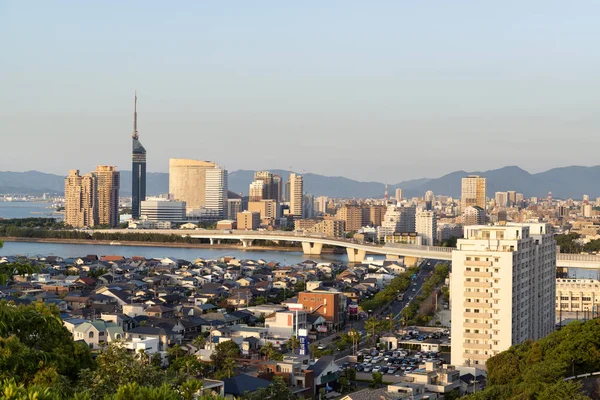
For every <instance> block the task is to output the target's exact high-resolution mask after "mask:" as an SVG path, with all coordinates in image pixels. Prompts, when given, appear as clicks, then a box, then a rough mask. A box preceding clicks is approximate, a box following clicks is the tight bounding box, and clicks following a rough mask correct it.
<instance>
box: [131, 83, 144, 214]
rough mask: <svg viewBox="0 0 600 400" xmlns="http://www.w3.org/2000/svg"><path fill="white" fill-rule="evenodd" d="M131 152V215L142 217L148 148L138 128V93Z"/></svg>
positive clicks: (135, 98) (134, 112)
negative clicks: (144, 144)
mask: <svg viewBox="0 0 600 400" xmlns="http://www.w3.org/2000/svg"><path fill="white" fill-rule="evenodd" d="M132 145H133V148H132V154H131V162H132V164H131V194H132V196H131V217H132V218H133V219H138V218H139V217H140V209H141V202H142V201H144V200H146V149H145V148H144V146H142V143H141V142H140V140H139V135H138V130H137V94H134V100H133V135H132Z"/></svg>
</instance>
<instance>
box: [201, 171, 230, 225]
mask: <svg viewBox="0 0 600 400" xmlns="http://www.w3.org/2000/svg"><path fill="white" fill-rule="evenodd" d="M227 191H228V184H227V170H226V169H223V168H211V169H207V170H206V187H205V203H204V208H206V209H207V210H213V211H215V212H216V213H217V215H218V216H219V218H226V217H227Z"/></svg>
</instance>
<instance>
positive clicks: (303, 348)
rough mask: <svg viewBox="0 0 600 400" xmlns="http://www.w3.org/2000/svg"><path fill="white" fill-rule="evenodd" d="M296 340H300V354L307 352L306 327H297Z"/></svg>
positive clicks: (303, 354)
mask: <svg viewBox="0 0 600 400" xmlns="http://www.w3.org/2000/svg"><path fill="white" fill-rule="evenodd" d="M298 340H300V355H301V356H305V355H307V354H308V331H307V330H306V329H298Z"/></svg>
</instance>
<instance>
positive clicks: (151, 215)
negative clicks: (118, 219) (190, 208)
mask: <svg viewBox="0 0 600 400" xmlns="http://www.w3.org/2000/svg"><path fill="white" fill-rule="evenodd" d="M141 207H142V208H141V211H140V215H144V216H145V217H146V218H148V221H170V222H182V221H185V219H186V214H185V203H184V202H183V201H172V200H168V199H165V198H148V199H146V200H144V201H142V204H141Z"/></svg>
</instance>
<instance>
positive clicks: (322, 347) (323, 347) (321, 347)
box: [317, 344, 327, 350]
mask: <svg viewBox="0 0 600 400" xmlns="http://www.w3.org/2000/svg"><path fill="white" fill-rule="evenodd" d="M326 348H327V346H325V345H322V344H320V345H319V346H318V347H317V349H319V350H325V349H326Z"/></svg>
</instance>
